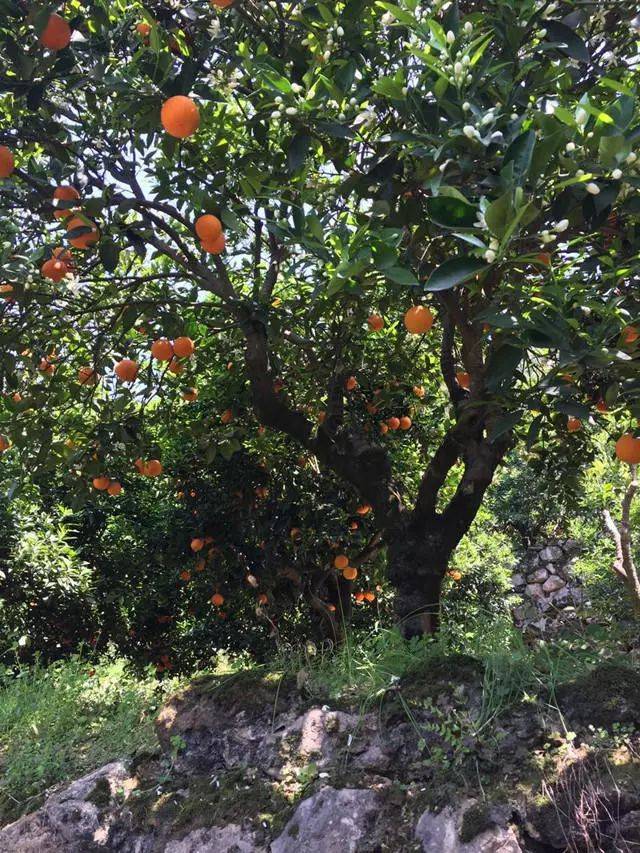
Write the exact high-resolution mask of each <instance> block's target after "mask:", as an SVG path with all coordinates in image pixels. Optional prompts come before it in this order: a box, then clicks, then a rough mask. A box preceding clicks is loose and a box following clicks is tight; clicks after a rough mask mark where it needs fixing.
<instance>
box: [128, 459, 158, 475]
mask: <svg viewBox="0 0 640 853" xmlns="http://www.w3.org/2000/svg"><path fill="white" fill-rule="evenodd" d="M133 465H134V467H135V469H136V471H137V472H138V474H142V475H143V477H159V476H160V474H162V472H163V470H164V469H163V467H162V462H160V460H159V459H147V460H146V461H145V460H144V459H141V458H138V459H136V461H135V462H134V463H133Z"/></svg>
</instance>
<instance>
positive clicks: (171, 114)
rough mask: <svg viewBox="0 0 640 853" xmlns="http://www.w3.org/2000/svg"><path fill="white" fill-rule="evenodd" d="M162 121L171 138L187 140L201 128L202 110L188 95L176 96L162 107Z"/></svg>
mask: <svg viewBox="0 0 640 853" xmlns="http://www.w3.org/2000/svg"><path fill="white" fill-rule="evenodd" d="M160 121H161V122H162V126H163V127H164V129H165V130H166V131H167V133H168V134H169V135H170V136H175V137H176V138H177V139H186V138H187V137H188V136H191V135H192V134H194V133H195V132H196V130H197V129H198V127H199V126H200V110H199V109H198V107H197V105H196V103H195V102H194V101H192V100H191V98H187V96H186V95H174V96H173V97H172V98H169V100H167V101H165V102H164V104H163V105H162V109H161V110H160Z"/></svg>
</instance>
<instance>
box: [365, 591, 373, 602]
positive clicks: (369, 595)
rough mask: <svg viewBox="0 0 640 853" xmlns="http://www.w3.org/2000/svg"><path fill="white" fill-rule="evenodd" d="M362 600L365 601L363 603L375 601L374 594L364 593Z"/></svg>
mask: <svg viewBox="0 0 640 853" xmlns="http://www.w3.org/2000/svg"><path fill="white" fill-rule="evenodd" d="M364 600H365V601H375V600H376V596H375V593H373V592H365V594H364Z"/></svg>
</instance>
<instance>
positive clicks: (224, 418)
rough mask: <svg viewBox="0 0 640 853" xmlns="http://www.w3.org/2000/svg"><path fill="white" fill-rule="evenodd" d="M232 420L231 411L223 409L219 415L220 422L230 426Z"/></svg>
mask: <svg viewBox="0 0 640 853" xmlns="http://www.w3.org/2000/svg"><path fill="white" fill-rule="evenodd" d="M232 420H233V412H232V411H231V409H225V411H224V412H223V413H222V414H221V415H220V421H221V422H222V423H223V424H230V423H231V421H232Z"/></svg>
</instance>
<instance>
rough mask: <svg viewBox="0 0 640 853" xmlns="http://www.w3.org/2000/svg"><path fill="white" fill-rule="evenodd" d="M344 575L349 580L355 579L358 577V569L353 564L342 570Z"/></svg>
mask: <svg viewBox="0 0 640 853" xmlns="http://www.w3.org/2000/svg"><path fill="white" fill-rule="evenodd" d="M342 577H343V578H344V579H345V580H347V581H354V580H355V579H356V578H357V577H358V570H357V569H354V568H353V566H347V568H346V569H344V570H343V572H342Z"/></svg>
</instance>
